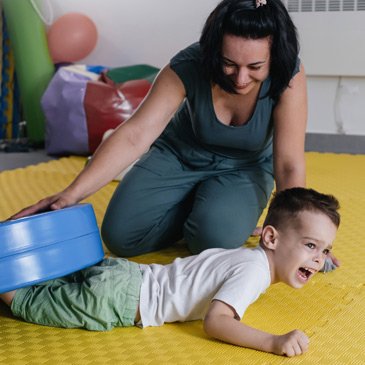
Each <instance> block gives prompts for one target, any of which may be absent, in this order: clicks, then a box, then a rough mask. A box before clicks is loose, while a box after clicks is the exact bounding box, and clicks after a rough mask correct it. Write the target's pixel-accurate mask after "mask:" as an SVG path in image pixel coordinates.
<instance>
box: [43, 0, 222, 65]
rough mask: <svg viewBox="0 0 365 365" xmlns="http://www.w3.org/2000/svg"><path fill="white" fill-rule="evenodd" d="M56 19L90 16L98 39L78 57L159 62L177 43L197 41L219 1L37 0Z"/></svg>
mask: <svg viewBox="0 0 365 365" xmlns="http://www.w3.org/2000/svg"><path fill="white" fill-rule="evenodd" d="M47 1H48V3H50V4H51V5H52V8H53V12H54V16H55V18H57V17H59V16H61V15H63V14H65V13H68V12H74V11H75V12H81V13H83V14H86V15H88V16H89V17H90V18H91V19H92V20H93V21H94V23H95V24H96V26H97V29H98V33H99V40H98V44H97V47H96V48H95V50H94V51H93V52H92V53H91V54H90V55H89V56H88V57H87V58H86V59H85V60H82V62H85V63H89V64H101V65H105V66H124V65H130V64H138V63H147V64H150V65H153V66H157V67H161V66H163V65H164V64H166V63H168V62H169V60H170V58H171V57H172V56H173V55H174V54H175V53H176V52H177V51H179V50H180V49H181V48H183V47H186V46H187V45H189V44H191V43H193V42H195V41H197V40H198V38H199V35H200V32H201V29H202V27H203V24H204V21H205V19H206V17H207V16H208V14H209V12H210V11H211V10H212V9H213V8H214V7H215V6H216V4H217V3H218V0H41V2H39V3H40V4H41V5H43V11H44V14H45V16H47V13H48V12H47V6H46V5H47Z"/></svg>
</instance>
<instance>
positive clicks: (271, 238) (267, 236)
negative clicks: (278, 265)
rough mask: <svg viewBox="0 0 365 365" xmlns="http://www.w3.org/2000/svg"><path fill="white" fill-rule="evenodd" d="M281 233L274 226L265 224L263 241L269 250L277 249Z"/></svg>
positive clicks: (262, 235) (262, 234)
mask: <svg viewBox="0 0 365 365" xmlns="http://www.w3.org/2000/svg"><path fill="white" fill-rule="evenodd" d="M278 236H279V233H278V231H277V230H276V229H275V227H273V226H265V227H264V228H263V229H262V233H261V242H262V244H263V245H264V246H265V247H266V248H268V249H269V250H275V249H276V247H277V245H278Z"/></svg>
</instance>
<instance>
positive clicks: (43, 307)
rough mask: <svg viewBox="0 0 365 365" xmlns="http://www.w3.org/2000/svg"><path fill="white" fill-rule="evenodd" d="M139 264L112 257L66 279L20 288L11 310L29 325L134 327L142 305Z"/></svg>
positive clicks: (104, 329)
mask: <svg viewBox="0 0 365 365" xmlns="http://www.w3.org/2000/svg"><path fill="white" fill-rule="evenodd" d="M141 283H142V273H141V270H140V268H139V265H138V264H136V263H134V262H130V261H128V260H125V259H122V258H108V259H105V260H103V261H102V262H101V263H99V264H98V265H95V266H91V267H89V268H86V269H84V270H81V271H78V272H76V273H74V274H71V275H68V276H66V277H63V278H60V279H55V280H49V281H46V282H44V283H41V284H38V285H34V286H31V287H27V288H22V289H18V290H17V292H16V295H15V297H14V299H13V302H12V305H11V310H12V312H13V314H14V315H15V316H17V317H21V318H23V319H24V320H25V321H27V322H32V323H37V324H41V325H45V326H52V327H65V328H86V329H88V330H93V331H107V330H110V329H112V328H113V327H117V326H118V327H127V326H133V325H134V320H135V316H136V313H137V309H138V305H139V293H140V288H141Z"/></svg>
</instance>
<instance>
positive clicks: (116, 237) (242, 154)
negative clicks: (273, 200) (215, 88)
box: [102, 43, 299, 256]
mask: <svg viewBox="0 0 365 365" xmlns="http://www.w3.org/2000/svg"><path fill="white" fill-rule="evenodd" d="M170 67H171V69H172V70H173V71H174V72H176V74H177V75H178V76H179V78H180V79H181V80H182V82H183V84H184V86H185V91H186V98H185V99H184V101H183V103H182V104H181V106H180V108H179V109H178V111H177V112H176V113H175V115H174V117H173V118H172V120H171V121H170V123H169V124H168V126H167V127H166V129H165V130H164V132H163V133H162V135H161V136H160V137H159V138H158V139H157V140H156V141H155V143H154V144H153V146H152V148H151V149H150V150H149V151H148V152H147V153H146V154H145V155H144V156H142V158H141V159H140V160H139V161H138V162H137V163H136V164H135V166H134V167H133V168H132V169H131V171H130V172H129V173H128V174H127V175H126V176H125V177H124V179H123V180H122V181H121V183H120V185H119V187H118V188H117V189H116V191H115V193H114V196H113V198H112V200H111V202H110V204H109V207H108V209H107V212H106V215H105V219H104V222H103V225H102V235H103V239H104V242H105V243H106V245H107V246H108V247H109V249H110V250H111V251H113V252H114V253H116V254H119V255H125V256H133V255H137V254H142V253H145V252H149V251H153V250H156V249H159V248H162V247H165V246H168V245H170V244H171V243H173V242H174V241H177V240H179V239H181V238H184V239H185V241H186V243H187V245H188V248H189V250H190V251H191V252H192V253H194V254H196V253H199V252H200V251H202V250H204V249H207V248H213V247H223V248H236V247H239V246H240V245H242V244H243V243H244V242H245V241H246V239H247V238H248V236H249V235H250V234H251V232H252V231H253V229H254V228H255V226H256V223H257V220H258V219H259V217H260V215H261V213H262V211H263V209H264V208H265V206H266V204H267V201H268V199H269V197H270V194H271V191H272V189H273V180H274V179H273V165H272V136H273V120H272V110H273V108H274V106H275V102H274V100H273V99H271V98H270V97H269V96H267V95H266V94H267V91H268V89H269V87H270V79H269V78H268V79H266V80H265V81H264V82H263V84H262V86H261V89H260V93H259V97H258V100H257V104H256V107H255V109H254V111H253V114H252V115H251V118H250V119H249V121H248V122H247V123H246V124H244V125H241V126H229V125H225V124H223V123H221V122H220V121H219V119H218V118H217V116H216V114H215V111H214V107H213V102H212V94H211V83H210V81H209V80H208V79H207V78H206V77H205V76H204V68H203V67H204V66H203V65H202V62H201V52H200V47H199V44H198V43H195V44H193V45H191V46H189V47H188V48H186V49H184V50H183V51H181V52H179V53H178V54H177V55H176V56H175V57H174V58H172V60H171V62H170ZM297 67H299V64H298V65H297Z"/></svg>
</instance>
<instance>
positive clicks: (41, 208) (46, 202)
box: [8, 192, 78, 220]
mask: <svg viewBox="0 0 365 365" xmlns="http://www.w3.org/2000/svg"><path fill="white" fill-rule="evenodd" d="M76 203H78V200H77V199H75V198H73V197H72V196H71V194H69V193H67V192H61V193H58V194H55V195H51V196H49V197H47V198H44V199H42V200H40V201H39V202H38V203H36V204H33V205H30V206H28V207H26V208H24V209H22V210H21V211H19V212H18V213H16V214H14V215H13V216H11V217H10V218H8V220H12V219H18V218H22V217H26V216H29V215H33V214H36V213H41V212H46V211H49V210H57V209H62V208H65V207H68V206H70V205H73V204H76Z"/></svg>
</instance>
